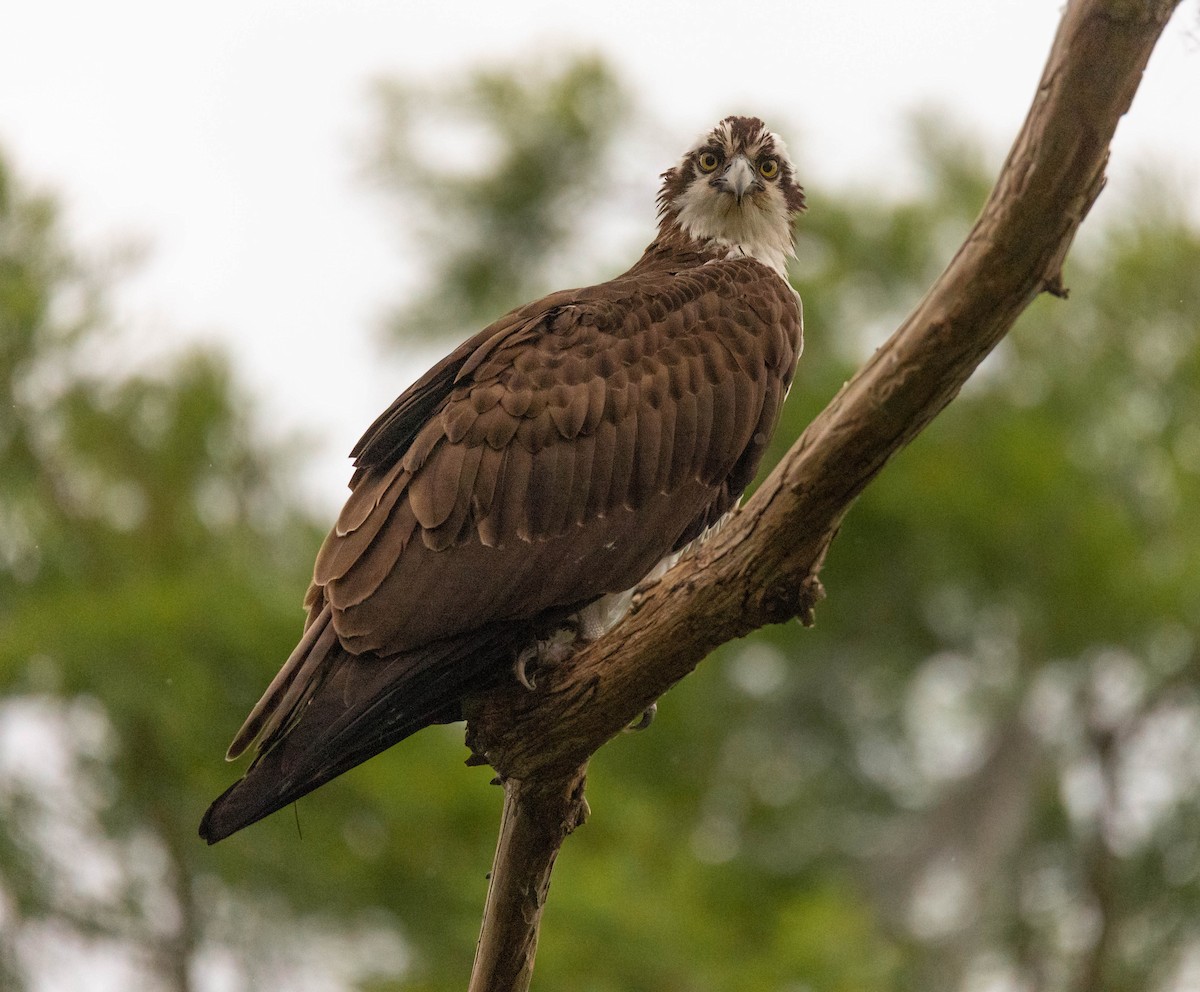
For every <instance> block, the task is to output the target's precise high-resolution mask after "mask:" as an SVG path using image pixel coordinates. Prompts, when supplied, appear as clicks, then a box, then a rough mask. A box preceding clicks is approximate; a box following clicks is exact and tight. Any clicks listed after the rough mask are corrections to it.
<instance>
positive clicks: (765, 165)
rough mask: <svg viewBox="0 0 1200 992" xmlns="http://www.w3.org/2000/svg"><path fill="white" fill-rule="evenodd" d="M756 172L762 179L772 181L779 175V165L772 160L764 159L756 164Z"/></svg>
mask: <svg viewBox="0 0 1200 992" xmlns="http://www.w3.org/2000/svg"><path fill="white" fill-rule="evenodd" d="M758 172H759V175H761V176H762V177H763V179H774V178H775V177H776V176H777V175H779V163H778V162H777V161H776V160H775V159H773V158H764V159H763V160H762V161H761V162H759V163H758Z"/></svg>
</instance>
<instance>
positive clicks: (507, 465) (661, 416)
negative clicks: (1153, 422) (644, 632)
mask: <svg viewBox="0 0 1200 992" xmlns="http://www.w3.org/2000/svg"><path fill="white" fill-rule="evenodd" d="M799 347H800V313H799V307H798V300H797V298H796V297H795V295H794V294H793V293H792V292H791V290H790V289H789V288H788V287H787V286H786V285H785V284H784V283H783V282H782V280H780V279H779V278H778V277H777V276H776V275H775V274H774V273H772V272H770V271H769V270H768V269H766V268H764V267H763V266H761V265H760V264H759V263H757V262H754V261H751V260H737V261H724V262H718V263H713V264H708V265H704V266H700V267H693V268H690V269H688V270H687V271H683V272H679V273H672V272H669V271H666V270H664V269H657V270H653V271H650V270H641V271H639V270H638V269H636V268H635V269H634V270H631V272H630V274H628V275H627V276H625V277H622V278H621V279H617V280H615V281H613V282H611V283H607V284H605V285H602V286H596V287H592V288H590V289H584V290H578V291H574V292H568V293H560V294H556V295H555V296H552V297H547V298H546V299H545V300H542V301H540V302H539V303H537V304H532V305H530V306H528V307H525V308H523V309H521V310H518V311H514V312H513V313H512V314H509V315H508V316H506V317H505V318H503V319H502V320H500V321H498V322H497V323H496V324H493V325H492V326H491V327H489V328H487V329H485V330H484V331H483V332H481V333H480V334H478V335H476V336H475V337H474V338H472V339H471V340H470V341H468V342H466V344H464V345H463V346H462V347H460V348H459V349H457V350H456V351H455V352H454V353H453V354H451V355H450V356H448V357H447V358H446V359H445V360H444V361H442V362H440V363H438V365H436V366H435V367H434V368H433V369H431V370H430V371H429V373H428V374H426V375H425V376H423V377H422V378H421V379H420V380H419V381H418V382H417V383H416V384H414V386H413V387H412V388H410V389H409V390H407V391H406V392H405V393H404V394H403V395H402V396H400V397H399V399H397V400H396V402H395V403H393V404H392V406H391V407H390V408H389V409H388V410H387V411H385V412H384V414H383V415H382V416H381V417H380V418H379V419H378V420H377V421H376V422H375V423H374V424H373V425H372V426H371V428H370V429H369V430H368V431H367V433H366V434H365V435H364V437H363V439H362V441H360V442H359V444H358V446H357V447H356V448H355V455H356V458H357V461H356V472H355V474H354V477H353V479H352V482H351V487H352V490H353V492H352V493H351V496H350V498H349V500H348V501H347V503H346V506H345V508H344V509H343V511H342V514H341V516H340V517H339V519H338V523H337V525H336V526H335V528H334V530H333V532H332V533H331V534H330V535H329V537H328V538H327V539H326V541H325V544H324V545H323V547H322V549H321V552H320V555H319V556H318V559H317V565H316V570H315V576H314V584H313V587H312V588H311V589H310V594H309V597H308V600H307V604H308V606H309V611H310V613H309V617H310V619H309V624H308V628H307V630H306V632H305V635H304V637H303V638H302V639H301V641H300V643H299V645H297V647H296V650H295V651H293V652H292V655H291V657H289V658H288V660H287V662H286V663H285V665H284V667H283V669H282V670H281V671H280V673H279V675H278V676H277V677H276V678H275V680H274V681H273V682H272V683H271V686H270V687H269V688H268V689H267V692H266V693H265V694H264V696H263V698H262V699H261V700H260V701H259V703H258V705H257V706H256V707H255V708H254V710H253V712H252V713H251V714H250V716H249V718H248V719H247V720H246V723H245V725H244V726H243V727H242V730H241V731H240V732H239V734H238V736H237V737H236V738H235V740H234V742H233V744H232V745H231V747H230V752H229V753H230V757H234V756H236V755H237V754H239V753H240V752H242V751H243V750H245V749H246V748H247V747H248V746H249V745H250V744H251V743H252V742H254V741H255V740H259V741H260V744H259V747H258V753H257V756H256V757H255V760H254V761H253V763H252V764H251V765H250V767H249V769H248V770H247V772H246V775H245V777H243V778H242V779H241V780H240V781H239V782H237V783H235V784H234V785H233V786H232V787H231V788H230V789H228V790H227V791H226V792H225V793H224V794H223V795H222V796H220V797H219V798H218V799H217V800H216V801H215V802H214V803H213V804H212V806H211V807H210V808H209V810H208V812H207V813H206V814H205V817H204V820H203V822H202V824H201V828H200V832H201V836H203V837H205V838H206V839H207V840H208V841H209V842H210V843H211V842H214V841H216V840H220V839H221V838H222V837H225V836H228V835H229V834H230V833H232V832H234V831H235V830H239V829H241V828H242V827H243V826H245V825H247V824H248V823H251V822H253V821H255V820H257V819H260V818H262V817H263V816H266V815H268V814H269V813H271V812H273V811H274V810H276V809H278V808H280V807H281V806H282V805H285V804H286V803H288V802H291V801H293V800H294V799H296V798H298V797H299V796H302V795H304V794H305V793H307V792H309V791H311V790H312V789H314V788H317V787H318V786H320V785H321V784H322V783H324V782H326V781H328V780H329V779H330V778H332V777H334V776H336V775H339V774H341V773H342V772H343V771H345V770H346V769H348V768H350V767H352V766H353V765H355V764H358V763H359V762H361V761H364V760H366V759H367V758H368V757H370V756H371V755H373V754H377V753H379V752H380V751H382V750H384V749H385V748H387V747H390V746H391V745H392V744H394V743H396V742H397V741H399V740H401V739H403V738H404V737H406V736H407V735H409V734H411V733H413V732H414V731H416V730H418V729H420V728H421V727H423V726H426V725H428V724H429V723H432V722H437V721H439V720H446V719H454V718H456V715H457V709H458V704H459V701H460V700H461V698H462V696H463V695H464V694H465V693H467V692H471V691H477V690H478V689H480V688H481V687H483V686H485V685H487V684H488V683H490V682H491V681H493V680H494V679H495V678H496V677H497V674H498V672H499V671H500V670H502V668H503V664H504V660H505V659H506V658H511V657H512V656H513V652H514V651H516V650H519V649H520V648H521V647H523V646H525V645H527V644H528V642H529V639H530V638H531V637H532V636H535V635H537V636H544V634H545V633H546V632H548V631H549V630H550V629H552V627H553V625H554V624H557V623H560V622H561V621H562V619H563V618H564V617H566V616H568V615H569V614H570V613H572V612H574V611H575V610H577V609H578V608H580V607H582V606H583V605H584V604H586V603H588V602H590V601H592V600H594V599H595V598H597V597H598V596H601V595H603V594H604V593H607V592H619V591H622V590H624V589H628V588H630V587H631V586H633V585H634V584H636V583H637V582H638V580H640V579H641V578H642V577H644V576H645V575H646V574H647V573H648V572H649V571H650V570H651V569H652V568H653V567H654V566H655V565H656V564H657V563H658V562H659V561H660V560H661V559H662V558H663V557H664V556H665V555H667V554H668V553H670V552H671V551H672V550H675V549H678V548H679V547H681V546H682V545H683V544H685V543H687V542H688V541H690V540H691V539H692V538H694V537H695V536H697V534H699V533H700V532H701V531H702V530H703V529H704V528H705V527H707V526H708V525H709V524H711V523H714V522H716V520H717V519H719V518H720V516H721V515H723V514H724V513H725V512H726V511H727V510H728V509H729V508H730V507H731V506H732V505H733V503H734V502H735V501H736V500H737V498H738V496H740V494H741V492H742V490H743V489H744V488H745V486H746V485H747V484H748V483H749V481H750V480H751V478H752V477H753V475H754V472H755V470H756V468H757V466H758V462H759V459H760V458H761V456H762V453H763V450H764V448H765V446H766V444H767V441H768V439H769V438H770V435H771V433H772V431H773V430H774V427H775V422H776V419H777V418H778V414H779V409H780V406H781V404H782V402H783V396H784V394H785V393H786V391H787V387H788V384H789V383H790V381H791V376H792V371H793V368H794V365H795V360H796V356H797V353H798V350H799ZM539 632H540V634H539Z"/></svg>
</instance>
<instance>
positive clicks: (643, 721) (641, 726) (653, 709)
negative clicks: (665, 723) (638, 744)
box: [625, 703, 658, 733]
mask: <svg viewBox="0 0 1200 992" xmlns="http://www.w3.org/2000/svg"><path fill="white" fill-rule="evenodd" d="M657 712H658V703H651V704H650V705H649V706H647V707H646V708H645V709H644V710H642V715H641V716H640V717H638V720H637V722H636V723H631V724H630V725H629V726H628V727H626V728H625V729H626V730H628V731H629V732H630V733H636V732H637V731H639V730H645V729H646V728H647V727H649V726H650V724H652V723H653V722H654V714H655V713H657Z"/></svg>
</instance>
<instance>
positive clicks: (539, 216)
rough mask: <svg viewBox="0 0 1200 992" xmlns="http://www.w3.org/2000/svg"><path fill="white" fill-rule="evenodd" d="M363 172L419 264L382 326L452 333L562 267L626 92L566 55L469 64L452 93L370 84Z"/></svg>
mask: <svg viewBox="0 0 1200 992" xmlns="http://www.w3.org/2000/svg"><path fill="white" fill-rule="evenodd" d="M376 93H377V102H378V105H379V107H380V109H381V120H382V127H381V134H380V138H379V153H378V155H377V157H376V159H375V163H374V171H375V174H376V175H377V176H378V178H379V179H380V181H381V182H382V184H383V187H384V189H385V190H387V191H388V192H389V193H390V194H391V195H393V196H395V197H396V198H397V199H398V200H399V202H400V203H402V204H404V205H405V206H406V207H407V208H408V209H410V210H416V211H418V215H417V216H416V217H411V216H409V217H406V218H405V221H406V222H407V223H406V226H409V227H410V229H411V231H412V234H413V237H412V239H411V240H412V243H413V244H414V245H416V246H417V251H418V253H419V257H420V259H421V260H422V261H424V263H425V264H426V265H427V267H428V274H427V278H426V282H425V285H424V286H423V287H422V288H421V289H420V290H419V291H418V292H417V293H416V294H415V299H414V301H413V302H411V303H408V304H406V305H405V306H403V307H402V308H401V309H400V310H399V311H398V312H397V313H396V314H395V316H394V317H393V318H392V320H391V321H390V322H389V330H390V331H391V333H392V334H393V335H395V336H396V337H398V338H400V339H402V340H403V339H405V338H406V337H408V336H410V335H418V336H420V335H426V336H429V335H438V334H441V335H445V334H453V335H460V334H462V333H463V332H464V331H465V330H468V329H476V328H478V327H482V326H484V325H485V324H488V323H490V322H491V321H492V320H494V319H496V317H498V316H499V315H500V314H502V313H504V312H505V311H507V310H509V309H511V308H512V307H514V306H518V305H520V304H522V303H524V302H526V300H528V299H530V298H532V297H533V296H535V295H540V289H539V287H541V286H542V285H543V284H544V283H545V280H546V278H547V276H548V274H549V273H551V272H555V271H556V270H557V271H558V272H561V271H563V270H566V269H568V268H569V267H568V266H564V265H563V264H562V261H561V258H562V256H563V254H564V249H565V248H566V247H567V246H568V245H569V244H570V243H571V240H572V238H573V236H574V235H575V234H576V233H577V231H576V226H575V223H574V221H575V220H576V219H577V217H578V216H579V212H580V209H581V207H582V206H583V205H584V204H585V203H586V202H587V201H588V199H589V198H590V197H593V196H594V194H595V190H596V188H597V186H598V185H599V184H600V183H601V181H603V180H604V178H605V176H606V166H607V165H608V163H609V151H610V147H611V145H612V142H613V138H614V135H615V133H616V129H617V125H618V122H620V121H622V120H623V119H625V118H627V117H628V108H629V101H628V99H627V97H626V96H625V94H624V92H623V91H622V89H621V87H620V85H619V84H618V83H617V80H616V79H615V77H614V76H613V74H612V71H611V70H610V69H609V68H608V66H607V65H606V64H605V63H603V62H601V61H600V60H598V59H579V60H576V61H572V62H568V63H566V64H565V65H562V66H559V67H555V68H551V67H549V66H547V65H546V64H544V63H543V64H536V65H534V66H532V67H529V68H527V69H525V70H524V71H522V72H520V73H519V74H518V73H516V72H512V71H509V70H508V69H502V70H496V69H492V70H481V71H477V72H475V73H473V74H471V75H470V76H469V77H468V78H467V79H466V80H465V81H464V82H463V83H462V84H460V85H459V86H457V87H453V88H446V87H445V86H442V85H439V86H437V87H434V88H428V87H413V86H410V85H404V84H399V83H395V82H385V83H381V84H380V85H379V86H378V88H377V91H376Z"/></svg>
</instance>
